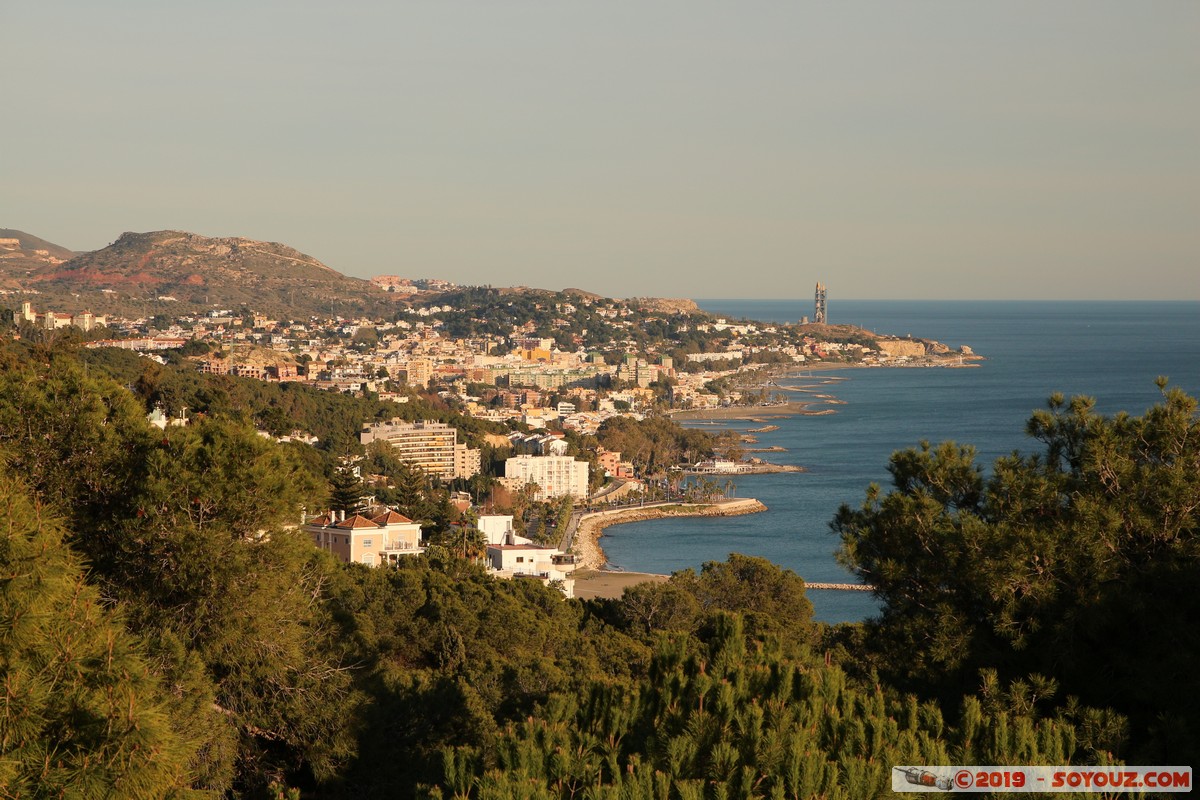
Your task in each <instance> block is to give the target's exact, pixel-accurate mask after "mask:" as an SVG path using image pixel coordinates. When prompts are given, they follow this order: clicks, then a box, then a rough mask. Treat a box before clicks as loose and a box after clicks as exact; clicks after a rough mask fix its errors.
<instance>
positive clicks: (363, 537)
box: [301, 509, 425, 567]
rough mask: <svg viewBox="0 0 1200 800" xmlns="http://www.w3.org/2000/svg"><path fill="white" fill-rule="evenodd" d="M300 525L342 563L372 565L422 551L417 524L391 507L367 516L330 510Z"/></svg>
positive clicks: (317, 544)
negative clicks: (372, 515)
mask: <svg viewBox="0 0 1200 800" xmlns="http://www.w3.org/2000/svg"><path fill="white" fill-rule="evenodd" d="M301 529H302V530H303V531H304V532H305V533H306V534H308V535H309V536H311V537H312V540H313V544H315V545H316V546H317V547H319V548H320V549H322V550H325V551H327V552H329V553H332V554H333V555H334V557H336V558H337V559H339V560H340V561H343V562H345V563H350V562H354V563H356V564H366V565H367V566H370V567H375V566H379V565H381V564H387V563H389V562H395V561H397V560H398V559H400V558H401V557H403V556H409V555H417V554H419V553H424V552H425V548H424V547H423V546H422V544H421V526H420V525H418V524H417V523H415V522H413V521H412V520H411V519H409V518H408V517H406V516H404V515H403V514H398V513H396V512H395V511H392V510H391V509H388V510H386V511H384V512H383V513H382V514H378V515H376V516H374V517H370V518H368V517H365V516H362V515H360V514H354V515H352V516H349V517H347V516H346V514H345V512H334V511H330V512H327V513H325V514H321V515H320V516H317V517H313V518H312V519H309V520H306V521H305V523H304V525H302V526H301Z"/></svg>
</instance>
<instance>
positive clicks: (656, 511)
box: [573, 498, 767, 574]
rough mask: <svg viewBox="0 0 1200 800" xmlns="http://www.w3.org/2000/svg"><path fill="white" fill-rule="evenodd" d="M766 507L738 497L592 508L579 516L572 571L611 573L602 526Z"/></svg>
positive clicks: (725, 514) (730, 513)
mask: <svg viewBox="0 0 1200 800" xmlns="http://www.w3.org/2000/svg"><path fill="white" fill-rule="evenodd" d="M766 510H767V507H766V506H765V505H763V504H762V503H760V502H759V501H758V500H754V499H750V498H742V499H737V500H722V501H719V502H716V503H705V504H686V505H685V504H679V503H676V504H672V505H662V506H650V507H642V506H638V507H635V508H620V509H616V510H613V511H593V512H591V513H588V514H584V515H583V516H581V517H580V518H579V527H578V528H577V529H576V531H575V544H574V548H573V549H574V551H575V555H576V562H575V563H576V571H585V570H589V571H598V572H606V573H611V572H614V571H613V570H609V569H608V568H607V565H608V561H607V559H606V558H605V555H604V550H603V549H602V548H601V547H600V537H601V536H602V535H603V534H604V529H605V528H607V527H609V526H610V525H620V524H622V523H626V522H642V521H644V520H650V519H666V518H668V517H735V516H740V515H742V514H757V513H758V512H760V511H766ZM617 574H620V573H617ZM632 574H640V573H632Z"/></svg>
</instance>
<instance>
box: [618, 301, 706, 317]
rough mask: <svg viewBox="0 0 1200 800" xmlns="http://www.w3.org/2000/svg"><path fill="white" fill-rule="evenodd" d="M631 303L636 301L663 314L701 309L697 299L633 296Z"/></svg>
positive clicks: (686, 312) (643, 306) (648, 309)
mask: <svg viewBox="0 0 1200 800" xmlns="http://www.w3.org/2000/svg"><path fill="white" fill-rule="evenodd" d="M629 302H630V303H636V304H638V305H640V306H641V307H642V308H644V309H646V310H647V311H657V312H659V313H663V314H690V313H692V312H694V311H699V310H700V306H698V305H696V301H695V300H687V299H685V298H673V297H631V298H629Z"/></svg>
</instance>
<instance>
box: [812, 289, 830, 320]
mask: <svg viewBox="0 0 1200 800" xmlns="http://www.w3.org/2000/svg"><path fill="white" fill-rule="evenodd" d="M813 322H815V323H817V324H818V325H824V324H825V323H826V322H828V320H827V319H826V315H825V284H823V283H821V282H820V281H817V297H816V302H815V303H814V307H813Z"/></svg>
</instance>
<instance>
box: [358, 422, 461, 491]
mask: <svg viewBox="0 0 1200 800" xmlns="http://www.w3.org/2000/svg"><path fill="white" fill-rule="evenodd" d="M359 441H360V442H362V443H363V444H364V445H367V444H370V443H371V442H375V441H384V442H387V443H388V444H390V445H391V446H392V449H393V450H395V452H396V457H397V458H399V459H400V460H401V461H404V462H405V463H408V464H412V465H413V466H417V467H420V468H421V469H422V470H424V471H425V473H426V474H428V475H435V476H437V477H439V478H442V479H444V480H451V479H453V478H469V477H471V476H472V475H477V474H478V473H479V468H480V455H479V451H478V450H473V449H470V448H468V447H467V446H466V445H460V444H459V443H458V431H456V430H455V429H454V428H452V427H451V426H449V425H447V424H446V423H444V422H398V421H392V422H377V423H373V424H371V425H366V426H364V427H363V429H362V431H361V433H360V434H359Z"/></svg>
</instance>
